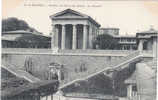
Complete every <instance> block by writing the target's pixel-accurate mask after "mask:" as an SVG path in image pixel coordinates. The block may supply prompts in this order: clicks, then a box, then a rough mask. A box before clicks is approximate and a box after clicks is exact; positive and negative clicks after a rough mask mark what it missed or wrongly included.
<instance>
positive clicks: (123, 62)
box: [59, 51, 143, 89]
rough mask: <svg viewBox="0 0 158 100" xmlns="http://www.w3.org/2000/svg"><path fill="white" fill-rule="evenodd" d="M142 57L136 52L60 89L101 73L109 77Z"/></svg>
mask: <svg viewBox="0 0 158 100" xmlns="http://www.w3.org/2000/svg"><path fill="white" fill-rule="evenodd" d="M142 57H143V56H142V55H141V53H140V52H139V51H135V52H133V53H131V54H129V55H128V56H125V57H122V58H120V59H119V60H115V61H112V62H111V64H110V65H109V66H108V67H106V68H103V69H101V70H99V71H97V72H95V73H88V74H86V75H85V76H82V77H78V78H77V79H74V80H73V81H70V82H67V83H66V84H63V85H61V86H60V87H59V89H62V88H64V87H67V86H69V85H71V84H73V83H75V82H79V81H82V80H87V79H89V78H92V77H94V76H96V75H98V74H100V73H104V74H105V75H107V76H108V74H109V73H111V72H113V71H115V70H121V69H124V68H125V67H127V66H124V65H126V64H128V63H132V62H137V61H140V60H141V58H142Z"/></svg>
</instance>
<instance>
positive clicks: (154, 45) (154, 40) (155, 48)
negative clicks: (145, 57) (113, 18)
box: [152, 38, 158, 57]
mask: <svg viewBox="0 0 158 100" xmlns="http://www.w3.org/2000/svg"><path fill="white" fill-rule="evenodd" d="M152 45H153V47H152V49H153V56H154V57H157V56H158V54H157V38H153V44H152Z"/></svg>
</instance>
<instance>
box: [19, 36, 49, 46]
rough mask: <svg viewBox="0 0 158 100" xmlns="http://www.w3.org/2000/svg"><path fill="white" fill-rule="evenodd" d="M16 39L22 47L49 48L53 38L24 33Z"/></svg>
mask: <svg viewBox="0 0 158 100" xmlns="http://www.w3.org/2000/svg"><path fill="white" fill-rule="evenodd" d="M16 41H18V42H19V44H20V47H22V48H49V47H50V41H51V39H50V38H47V37H43V36H40V35H23V36H21V37H18V38H16Z"/></svg>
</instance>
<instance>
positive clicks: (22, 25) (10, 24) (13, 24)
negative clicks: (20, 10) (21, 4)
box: [2, 17, 30, 32]
mask: <svg viewBox="0 0 158 100" xmlns="http://www.w3.org/2000/svg"><path fill="white" fill-rule="evenodd" d="M27 29H30V27H29V25H28V24H27V23H26V22H25V21H24V20H19V19H17V18H15V17H10V18H7V19H3V20H2V31H3V32H4V31H15V30H27Z"/></svg>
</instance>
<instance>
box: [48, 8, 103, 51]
mask: <svg viewBox="0 0 158 100" xmlns="http://www.w3.org/2000/svg"><path fill="white" fill-rule="evenodd" d="M50 18H51V19H52V23H53V24H52V27H53V29H52V32H53V35H52V49H53V48H58V49H83V50H85V49H88V48H89V49H90V48H92V41H93V39H94V37H95V36H96V35H97V32H98V29H99V27H100V25H99V24H98V23H97V22H96V21H95V20H93V19H92V18H91V17H89V16H87V15H84V14H81V13H79V12H76V11H73V10H71V9H67V10H64V11H62V12H60V13H57V14H55V15H52V16H50Z"/></svg>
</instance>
